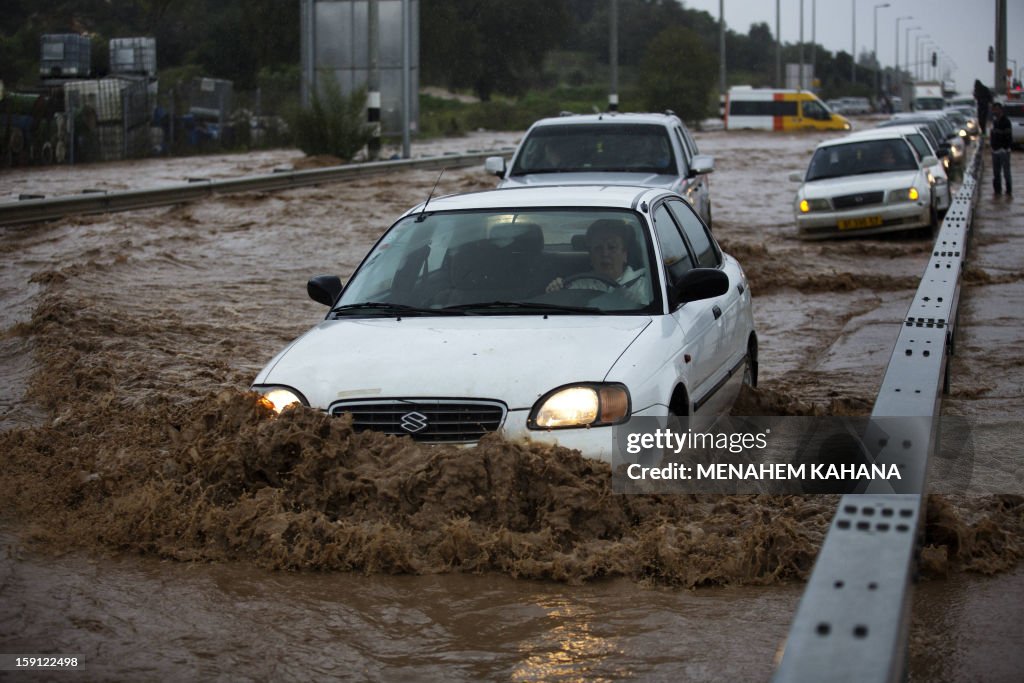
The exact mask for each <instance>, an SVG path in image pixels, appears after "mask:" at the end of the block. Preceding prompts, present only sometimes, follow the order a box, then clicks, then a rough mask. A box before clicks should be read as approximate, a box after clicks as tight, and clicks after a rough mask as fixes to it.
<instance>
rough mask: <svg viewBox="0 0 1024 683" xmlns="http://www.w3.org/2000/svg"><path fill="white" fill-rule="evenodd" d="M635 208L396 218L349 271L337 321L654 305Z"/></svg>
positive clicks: (644, 237)
mask: <svg viewBox="0 0 1024 683" xmlns="http://www.w3.org/2000/svg"><path fill="white" fill-rule="evenodd" d="M651 254H652V246H651V242H650V238H649V233H648V230H647V229H646V228H645V223H643V222H642V220H641V218H640V217H639V215H638V214H636V213H635V212H633V211H628V210H607V209H605V210H601V209H571V210H567V209H516V210H504V209H489V210H473V211H453V212H435V213H426V214H417V215H412V216H408V217H406V218H403V219H402V220H400V221H399V222H398V223H396V224H395V225H394V226H393V227H392V228H391V229H390V230H389V231H388V232H387V233H386V234H385V235H384V237H382V238H381V240H380V241H379V242H378V243H377V245H376V246H375V247H374V249H373V251H371V252H370V254H369V255H368V256H367V257H366V259H365V260H364V262H363V264H362V265H361V266H360V267H359V269H358V270H357V271H356V273H355V274H354V275H353V276H352V279H351V281H350V282H349V284H348V285H347V286H346V287H345V289H344V291H343V292H342V296H341V298H340V299H339V301H338V303H337V305H336V306H335V308H334V309H333V315H334V316H335V317H342V316H346V317H347V316H384V315H396V314H397V315H402V316H409V315H453V314H458V315H537V314H545V315H552V314H622V315H635V314H638V313H652V312H656V311H658V310H660V307H661V304H660V296H659V295H658V294H657V293H656V292H657V291H658V280H657V278H656V277H654V276H653V275H652V271H651V268H650V264H651V263H652V258H651Z"/></svg>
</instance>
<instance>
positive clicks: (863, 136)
mask: <svg viewBox="0 0 1024 683" xmlns="http://www.w3.org/2000/svg"><path fill="white" fill-rule="evenodd" d="M901 128H903V127H902V126H900V127H899V128H893V127H889V128H869V129H867V130H859V131H857V132H856V133H848V134H846V135H844V136H843V137H841V138H832V139H831V140H825V141H824V142H821V143H819V144H818V146H817V147H816V148H815V149H821V148H822V147H833V146H835V145H845V144H847V143H850V142H864V141H865V140H902V139H903V135H904V134H905V133H904V132H903V131H902V130H901Z"/></svg>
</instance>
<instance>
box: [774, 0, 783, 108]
mask: <svg viewBox="0 0 1024 683" xmlns="http://www.w3.org/2000/svg"><path fill="white" fill-rule="evenodd" d="M781 16H782V15H781V14H780V13H779V0H775V87H776V88H781V87H783V86H784V85H785V84H784V83H783V82H782V33H781V26H782V24H781V20H780V17H781Z"/></svg>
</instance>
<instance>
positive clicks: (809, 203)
mask: <svg viewBox="0 0 1024 683" xmlns="http://www.w3.org/2000/svg"><path fill="white" fill-rule="evenodd" d="M831 208H832V206H831V205H830V204H829V203H828V200H827V199H801V200H800V213H807V212H808V211H828V210H829V209H831Z"/></svg>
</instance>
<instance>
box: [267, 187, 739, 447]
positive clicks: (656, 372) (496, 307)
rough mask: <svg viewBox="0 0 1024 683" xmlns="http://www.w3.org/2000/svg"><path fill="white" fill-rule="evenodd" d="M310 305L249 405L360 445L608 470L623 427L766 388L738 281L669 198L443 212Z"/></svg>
mask: <svg viewBox="0 0 1024 683" xmlns="http://www.w3.org/2000/svg"><path fill="white" fill-rule="evenodd" d="M307 288H308V292H309V294H310V296H311V297H312V298H313V299H314V300H316V301H318V302H321V303H323V304H325V305H326V306H328V307H329V309H330V310H329V312H328V313H327V316H326V318H325V319H324V320H323V321H322V322H320V323H319V324H317V325H316V326H315V327H313V328H312V329H311V330H309V331H308V332H307V333H306V334H304V335H303V336H302V337H300V338H298V339H297V340H295V341H294V342H292V343H291V344H289V345H288V346H287V347H286V348H285V349H284V350H283V351H281V352H280V353H279V354H278V355H277V356H276V357H275V358H274V359H273V360H271V361H270V363H268V364H267V366H266V367H265V368H264V369H263V370H262V371H261V372H260V373H259V375H258V376H257V377H256V378H255V380H254V382H253V385H252V389H253V390H254V391H257V392H259V393H260V394H262V395H263V400H264V402H265V404H266V405H268V406H273V407H274V409H275V410H278V411H280V410H282V409H284V408H285V407H286V406H288V405H290V404H293V403H301V404H302V405H305V406H309V407H311V408H315V409H317V410H322V411H326V412H327V413H329V414H331V415H342V414H345V413H350V414H351V415H352V416H353V420H354V427H355V428H356V429H359V430H362V429H373V430H379V431H383V432H386V433H389V434H399V435H402V434H406V435H409V436H411V437H412V438H413V439H417V440H421V441H425V442H435V443H436V442H441V443H458V444H473V443H475V442H476V441H478V440H479V439H480V438H481V437H482V436H483V435H484V434H486V433H488V432H498V433H499V434H501V435H503V436H504V437H506V438H508V439H511V440H532V441H540V442H546V443H558V444H561V445H564V446H567V447H570V448H576V449H579V450H580V451H581V452H582V453H583V454H584V455H586V456H588V457H592V458H596V459H601V460H610V459H611V457H612V453H613V451H614V448H613V437H612V433H613V429H612V427H613V426H615V425H627V426H628V425H629V424H630V422H631V421H633V420H638V419H639V418H645V417H656V418H661V419H664V418H665V417H667V416H671V415H680V416H694V417H697V418H699V417H702V416H708V417H709V419H711V418H713V417H714V416H718V415H722V414H725V413H727V412H728V411H729V409H730V408H731V407H732V404H733V402H734V401H735V397H736V396H737V394H738V392H739V389H740V386H741V385H742V384H743V383H744V382H746V383H748V384H755V383H756V381H757V336H756V334H755V332H754V323H753V315H752V311H751V293H750V288H749V285H748V284H747V280H746V277H745V275H744V273H743V270H742V268H741V267H740V265H739V263H737V261H736V260H735V259H734V258H732V257H731V256H729V255H728V254H725V253H723V252H722V251H721V249H720V248H719V247H718V245H717V243H716V242H715V239H714V238H713V237H712V235H711V232H710V230H709V229H708V228H707V226H706V225H704V223H703V222H702V221H701V220H700V219H699V218H698V216H697V215H696V214H695V213H694V211H693V209H692V208H691V207H690V206H689V204H687V203H686V202H685V201H684V200H683V199H682V197H680V196H679V195H678V194H676V193H673V192H667V191H665V190H658V189H650V188H640V187H629V186H572V187H537V188H514V189H501V190H490V191H486V192H478V193H471V194H464V195H454V196H449V197H441V198H433V199H430V200H428V201H427V202H426V203H425V204H423V205H420V206H417V207H415V208H414V209H411V210H410V211H408V212H407V213H405V214H404V215H403V216H402V217H401V218H399V220H398V221H397V222H396V223H395V224H394V225H393V226H392V227H391V228H390V229H389V230H388V231H387V232H386V233H385V234H384V235H383V236H382V237H381V238H380V240H379V241H378V242H377V244H376V245H375V246H374V247H373V249H372V250H371V251H370V253H369V254H368V255H367V256H366V258H365V259H364V260H363V262H362V264H361V265H360V266H359V268H358V269H357V270H356V271H355V273H354V274H353V275H352V277H351V279H350V280H349V282H348V283H347V284H346V285H345V286H344V287H342V284H341V280H340V279H339V278H338V277H337V276H319V277H314V278H312V279H311V280H310V281H309V283H308V286H307ZM640 422H646V421H645V420H640ZM636 424H638V423H636V422H634V423H633V425H634V426H635V425H636Z"/></svg>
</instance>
